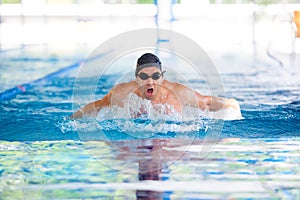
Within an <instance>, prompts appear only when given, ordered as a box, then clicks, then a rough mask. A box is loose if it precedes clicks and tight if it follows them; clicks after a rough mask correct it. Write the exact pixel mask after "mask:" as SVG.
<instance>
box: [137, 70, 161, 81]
mask: <svg viewBox="0 0 300 200" xmlns="http://www.w3.org/2000/svg"><path fill="white" fill-rule="evenodd" d="M164 73H165V71H163V72H162V73H159V72H154V73H153V74H152V75H151V76H149V75H148V74H146V73H143V72H142V73H139V74H137V76H138V77H140V79H142V80H147V79H148V78H152V79H153V80H158V79H159V78H160V77H161V76H162V75H163V74H164Z"/></svg>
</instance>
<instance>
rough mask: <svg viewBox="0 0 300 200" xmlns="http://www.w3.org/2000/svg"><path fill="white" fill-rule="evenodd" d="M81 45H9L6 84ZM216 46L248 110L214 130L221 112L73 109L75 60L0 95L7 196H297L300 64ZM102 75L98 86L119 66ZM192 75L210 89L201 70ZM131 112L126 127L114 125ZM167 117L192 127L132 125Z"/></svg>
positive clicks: (51, 65)
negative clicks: (135, 115)
mask: <svg viewBox="0 0 300 200" xmlns="http://www.w3.org/2000/svg"><path fill="white" fill-rule="evenodd" d="M76 49H81V52H78V51H70V50H69V51H65V52H58V51H57V50H56V49H54V50H53V49H49V48H45V47H41V49H40V48H37V47H32V48H25V49H21V50H19V51H18V50H15V51H11V52H5V53H1V54H0V56H1V78H0V81H1V84H0V91H5V90H7V89H9V88H11V87H14V86H16V85H18V84H21V83H23V82H27V81H31V80H35V79H37V78H40V77H42V76H44V75H46V74H48V73H51V72H53V71H56V70H58V69H60V68H62V67H64V66H68V65H71V64H73V63H75V62H78V61H80V59H82V58H84V57H85V56H86V52H87V50H85V49H84V48H76ZM211 55H212V58H213V60H214V62H215V63H216V66H217V68H218V71H219V72H220V76H221V78H222V80H223V83H224V89H225V92H226V96H228V97H235V98H237V100H238V101H239V102H240V104H241V110H242V114H243V117H244V119H240V120H230V121H223V120H221V124H222V130H221V132H218V133H217V134H216V135H213V134H211V135H209V136H211V138H209V137H207V136H208V133H209V131H210V127H211V126H212V125H213V124H217V123H219V122H220V121H219V120H205V119H201V120H199V121H184V122H177V121H175V122H174V121H172V120H169V121H168V120H166V121H163V122H160V121H151V120H145V119H141V120H136V119H131V120H124V119H113V120H103V121H100V122H99V121H97V122H98V123H97V124H96V125H97V126H96V127H93V126H92V125H93V124H95V123H94V121H93V120H92V121H90V120H89V119H87V120H83V121H81V122H75V121H73V120H69V119H67V118H66V116H68V115H69V114H71V113H72V111H73V108H72V94H73V87H74V82H75V78H74V77H76V70H75V71H74V72H73V73H69V74H64V75H61V76H58V77H55V78H53V79H51V80H49V81H47V82H45V83H43V84H41V85H38V86H36V87H33V88H32V89H30V90H28V91H27V92H26V93H23V94H21V95H18V96H17V97H16V98H14V99H12V100H9V101H3V102H0V112H1V115H0V118H1V120H0V127H1V134H0V140H1V141H0V149H1V156H0V159H1V162H0V173H1V178H0V182H1V184H0V194H1V198H3V199H89V198H95V199H112V198H116V199H135V198H140V199H143V198H146V197H147V198H152V199H227V198H236V199H266V198H267V199H270V198H272V199H277V198H280V199H299V198H300V168H299V163H300V139H299V135H300V131H299V130H300V124H299V119H300V102H299V96H300V92H299V86H300V83H299V79H298V78H297V77H299V74H295V73H291V72H290V71H289V69H288V68H285V69H283V68H281V67H280V66H276V65H274V64H269V63H268V62H263V61H260V60H256V61H253V60H254V59H253V58H252V57H251V55H249V54H243V52H239V53H237V52H234V53H232V52H228V53H227V54H218V53H215V54H211ZM169 59H170V60H171V61H172V60H175V61H176V59H175V58H169ZM133 62H134V61H133ZM126 64H127V63H126ZM187 73H189V72H187ZM190 76H191V77H193V74H191V75H190ZM279 77H280V78H279ZM102 78H103V79H101V81H102V82H101V83H99V84H101V85H105V87H102V88H100V89H99V90H98V91H97V95H99V96H101V95H103V94H105V92H107V90H108V89H110V88H111V87H112V86H113V85H114V84H115V83H116V81H117V80H118V78H119V76H118V74H110V75H106V76H103V77H102ZM168 78H169V79H176V77H172V76H171V75H170V76H169V77H168ZM80 81H81V83H84V84H83V85H82V90H83V91H85V89H88V88H89V87H90V85H89V77H86V78H82V79H81V80H80ZM190 84H191V86H192V87H193V88H195V89H197V90H199V91H200V92H201V91H202V90H203V88H202V85H201V84H199V80H197V79H194V80H193V79H192V78H191V80H190ZM81 97H82V99H84V101H86V100H87V99H88V98H89V97H87V94H84V93H82V96H81ZM128 122H129V126H127V127H126V128H127V129H126V130H127V132H126V131H124V129H123V131H122V130H120V128H116V127H117V126H116V124H119V125H120V126H119V127H121V128H124V127H125V126H122V125H123V124H126V123H128ZM195 124H196V128H195ZM161 125H164V126H165V125H167V127H175V128H176V127H177V128H178V127H180V128H183V129H184V130H185V131H181V130H183V129H179V131H177V130H178V129H172V130H170V129H167V130H164V131H160V132H151V131H150V134H151V135H146V136H144V137H143V136H141V135H138V136H137V135H134V133H136V132H138V131H139V129H140V128H141V127H146V126H150V128H151V127H157V126H159V127H160V126H161ZM223 125H224V126H223ZM98 126H102V128H103V130H101V131H99V129H98V128H99V127H98ZM105 126H106V127H105ZM105 128H106V129H105ZM113 128H115V129H113ZM134 128H136V129H134ZM189 128H191V129H190V131H186V130H189ZM160 130H162V129H160ZM129 131H131V132H130V134H128V133H129ZM83 132H84V134H83ZM95 136H97V137H96V139H95V138H94V137H95ZM205 139H208V140H205Z"/></svg>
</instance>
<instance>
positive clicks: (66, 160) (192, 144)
mask: <svg viewBox="0 0 300 200" xmlns="http://www.w3.org/2000/svg"><path fill="white" fill-rule="evenodd" d="M299 145H300V141H299V139H296V138H294V139H293V138H289V139H276V140H275V139H274V140H272V139H233V138H232V139H223V140H220V141H218V143H217V144H216V145H215V146H214V148H213V149H212V150H211V152H210V153H209V154H208V155H207V156H206V157H203V156H202V155H201V153H199V152H200V151H201V149H202V147H203V141H202V140H200V139H195V140H193V141H189V142H187V141H186V140H183V139H147V140H125V141H87V142H74V141H52V142H50V141H44V142H5V141H1V142H0V149H1V155H0V159H1V165H0V173H1V178H0V185H1V187H0V189H1V196H2V198H4V199H24V198H25V199H26V198H29V199H32V198H35V199H41V198H46V199H49V198H50V199H67V198H72V199H74V198H81V199H82V198H96V199H99V198H100V199H101V198H102V199H103V198H104V199H111V198H121V199H168V198H170V199H186V198H191V199H197V198H198V199H199V198H202V199H203V198H205V199H207V198H208V199H220V198H224V197H225V198H260V199H261V198H285V199H299V197H300V193H299V191H300V187H299V182H300V179H299V177H300V170H299V162H300V156H299V155H300V149H299Z"/></svg>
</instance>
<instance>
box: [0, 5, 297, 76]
mask: <svg viewBox="0 0 300 200" xmlns="http://www.w3.org/2000/svg"><path fill="white" fill-rule="evenodd" d="M299 13H300V0H154V1H153V0H38V1H37V0H0V17H1V18H0V22H1V23H0V48H1V49H7V48H20V47H24V45H25V46H26V45H50V46H56V47H57V48H65V47H69V46H74V45H76V46H77V47H79V46H84V47H86V48H87V49H88V50H87V52H88V51H89V50H92V49H94V48H96V47H97V46H98V45H100V44H101V43H102V42H103V41H106V40H107V39H109V38H111V37H113V36H115V35H118V34H120V33H123V32H126V31H130V30H134V29H138V28H158V29H160V28H164V29H170V30H174V31H176V32H179V33H182V34H184V35H185V36H187V37H189V38H190V39H192V40H194V41H195V42H197V43H198V44H199V45H200V46H201V47H202V48H203V49H204V50H205V51H206V52H208V53H209V54H210V55H211V56H212V57H218V56H220V55H222V56H233V57H234V54H232V52H234V53H238V54H240V55H239V56H238V57H239V58H240V59H246V60H247V59H248V60H247V61H249V60H251V62H252V61H254V62H256V63H257V61H264V62H270V64H273V65H279V66H281V67H284V66H289V67H292V68H293V70H297V69H298V68H299V67H298V66H299V63H300V62H299V58H298V55H299V53H300V39H299V37H300V34H299V33H300V30H299V29H300V28H299V27H300V24H299V23H300V17H299V15H300V14H299ZM297 25H298V28H297ZM80 48H81V47H80ZM80 48H77V50H80ZM75 49H76V48H75ZM243 55H245V57H243ZM231 60H234V59H231Z"/></svg>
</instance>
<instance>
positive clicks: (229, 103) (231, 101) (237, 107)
mask: <svg viewBox="0 0 300 200" xmlns="http://www.w3.org/2000/svg"><path fill="white" fill-rule="evenodd" d="M225 107H226V108H234V109H235V110H237V111H240V110H241V108H240V104H239V102H238V101H237V100H235V99H233V98H231V99H226V104H225Z"/></svg>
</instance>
